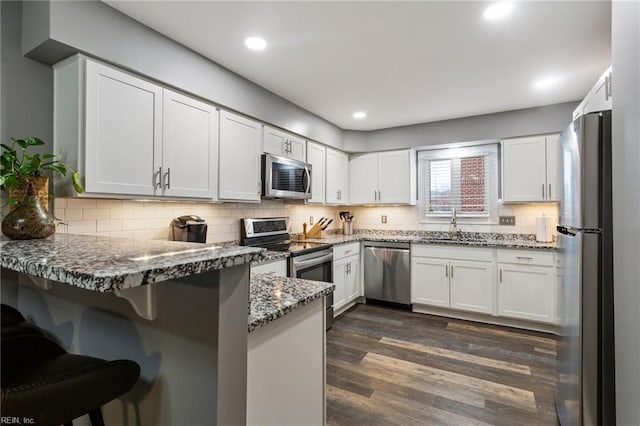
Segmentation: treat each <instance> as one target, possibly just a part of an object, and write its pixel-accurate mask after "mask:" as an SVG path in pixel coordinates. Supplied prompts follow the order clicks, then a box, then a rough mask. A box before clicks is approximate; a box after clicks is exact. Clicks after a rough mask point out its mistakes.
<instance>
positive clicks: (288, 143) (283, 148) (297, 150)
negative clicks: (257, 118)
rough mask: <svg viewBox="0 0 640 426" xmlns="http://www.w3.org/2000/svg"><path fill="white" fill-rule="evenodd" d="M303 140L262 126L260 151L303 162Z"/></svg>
mask: <svg viewBox="0 0 640 426" xmlns="http://www.w3.org/2000/svg"><path fill="white" fill-rule="evenodd" d="M305 145H306V144H305V140H304V139H301V138H299V137H297V136H293V135H291V134H289V133H287V132H283V131H282V130H278V129H275V128H273V127H271V126H264V131H263V145H262V150H263V151H264V152H268V153H270V154H275V155H280V156H282V157H287V158H291V159H293V160H298V161H304V159H305Z"/></svg>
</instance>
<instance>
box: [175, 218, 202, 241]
mask: <svg viewBox="0 0 640 426" xmlns="http://www.w3.org/2000/svg"><path fill="white" fill-rule="evenodd" d="M171 235H172V237H173V241H187V242H194V243H206V242H207V223H206V222H205V221H204V219H202V218H201V217H200V216H195V215H187V216H180V217H176V218H175V219H173V220H172V221H171Z"/></svg>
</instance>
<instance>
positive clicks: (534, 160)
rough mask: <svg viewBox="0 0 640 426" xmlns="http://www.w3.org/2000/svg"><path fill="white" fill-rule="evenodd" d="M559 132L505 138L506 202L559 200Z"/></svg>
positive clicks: (503, 153)
mask: <svg viewBox="0 0 640 426" xmlns="http://www.w3.org/2000/svg"><path fill="white" fill-rule="evenodd" d="M559 149H560V148H559V143H558V135H557V134H555V135H541V136H530V137H524V138H513V139H505V140H503V141H502V201H503V202H505V203H508V202H522V201H557V199H558V198H557V197H558V176H559V170H558V168H559Z"/></svg>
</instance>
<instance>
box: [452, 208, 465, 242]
mask: <svg viewBox="0 0 640 426" xmlns="http://www.w3.org/2000/svg"><path fill="white" fill-rule="evenodd" d="M461 233H462V231H460V229H458V220H457V218H456V209H455V207H454V208H452V209H451V239H453V240H457V239H458V237H460V234H461Z"/></svg>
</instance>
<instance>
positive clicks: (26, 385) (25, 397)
mask: <svg viewBox="0 0 640 426" xmlns="http://www.w3.org/2000/svg"><path fill="white" fill-rule="evenodd" d="M3 312H4V310H3ZM24 324H26V323H24ZM24 324H13V325H8V326H7V327H4V325H5V324H4V320H3V328H2V364H1V374H2V375H1V376H0V380H1V382H2V393H1V407H0V411H1V412H2V415H3V417H6V416H9V417H20V418H22V417H25V418H30V419H33V423H34V424H37V425H60V424H69V423H71V421H72V420H73V419H75V418H77V417H80V416H82V415H84V414H87V413H89V414H90V417H91V422H92V424H93V425H101V424H103V422H102V415H101V413H100V407H101V406H102V405H104V404H106V403H107V402H109V401H111V400H113V399H115V398H117V397H119V396H121V395H122V394H124V393H126V392H128V391H129V390H131V388H132V387H133V385H134V384H135V383H136V381H137V380H138V378H139V376H140V366H139V365H138V364H137V363H135V362H133V361H129V360H116V361H106V360H103V359H100V358H94V357H90V356H84V355H74V354H69V353H67V351H65V350H64V348H62V347H61V346H60V345H58V344H57V343H56V342H54V341H53V340H51V339H50V338H48V337H46V336H45V335H44V334H43V333H40V334H38V333H35V332H33V331H34V330H32V329H31V328H30V327H26V328H23V331H24V330H26V331H27V332H25V333H20V332H18V330H19V328H20V327H21V326H22V325H24ZM31 327H34V326H31ZM34 328H35V329H36V330H38V328H37V327H34Z"/></svg>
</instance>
